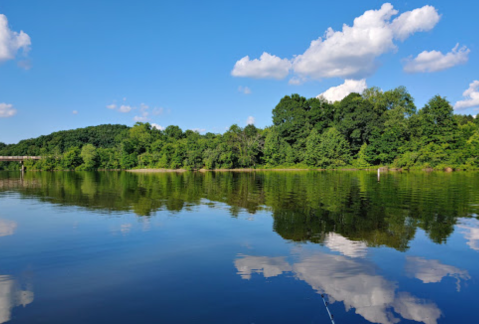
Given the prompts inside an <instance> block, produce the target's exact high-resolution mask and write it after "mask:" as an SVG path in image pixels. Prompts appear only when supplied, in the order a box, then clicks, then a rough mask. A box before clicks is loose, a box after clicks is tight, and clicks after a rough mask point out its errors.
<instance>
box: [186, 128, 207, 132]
mask: <svg viewBox="0 0 479 324" xmlns="http://www.w3.org/2000/svg"><path fill="white" fill-rule="evenodd" d="M190 130H192V131H193V132H197V133H204V132H206V129H204V128H191V129H190Z"/></svg>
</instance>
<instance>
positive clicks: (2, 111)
mask: <svg viewBox="0 0 479 324" xmlns="http://www.w3.org/2000/svg"><path fill="white" fill-rule="evenodd" d="M16 113H17V110H16V109H15V108H13V105H12V104H7V103H0V118H9V117H13V116H15V114H16Z"/></svg>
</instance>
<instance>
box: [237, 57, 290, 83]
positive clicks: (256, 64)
mask: <svg viewBox="0 0 479 324" xmlns="http://www.w3.org/2000/svg"><path fill="white" fill-rule="evenodd" d="M290 68H291V62H290V61H289V60H288V59H281V58H279V57H277V56H275V55H271V54H268V53H266V52H264V53H263V54H262V55H261V57H260V58H259V60H258V59H254V60H250V58H249V56H245V57H243V58H242V59H241V60H239V61H237V62H236V64H235V66H234V68H233V71H231V75H232V76H235V77H249V78H256V79H278V80H280V79H284V78H285V77H286V76H287V75H288V73H289V70H290Z"/></svg>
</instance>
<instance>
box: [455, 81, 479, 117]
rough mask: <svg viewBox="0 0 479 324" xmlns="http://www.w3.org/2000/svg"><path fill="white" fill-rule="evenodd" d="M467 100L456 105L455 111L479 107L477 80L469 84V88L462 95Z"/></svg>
mask: <svg viewBox="0 0 479 324" xmlns="http://www.w3.org/2000/svg"><path fill="white" fill-rule="evenodd" d="M462 95H463V96H464V97H466V98H467V99H465V100H460V101H458V102H456V104H455V105H454V109H456V110H461V109H466V108H472V107H479V81H478V80H475V81H473V82H472V83H471V84H469V88H468V89H467V90H466V91H464V93H463V94H462Z"/></svg>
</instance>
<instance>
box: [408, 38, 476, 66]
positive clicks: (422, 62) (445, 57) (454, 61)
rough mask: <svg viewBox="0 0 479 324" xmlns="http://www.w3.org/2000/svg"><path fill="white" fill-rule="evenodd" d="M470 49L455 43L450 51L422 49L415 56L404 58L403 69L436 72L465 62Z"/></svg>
mask: <svg viewBox="0 0 479 324" xmlns="http://www.w3.org/2000/svg"><path fill="white" fill-rule="evenodd" d="M469 52H470V50H469V49H468V48H467V47H466V46H463V47H461V48H459V44H457V45H456V46H455V47H454V48H453V49H452V51H450V52H449V53H447V54H442V53H441V52H439V51H430V52H428V51H424V52H422V53H420V54H419V55H418V56H416V57H415V58H409V59H406V64H405V65H404V71H405V72H407V73H418V72H437V71H442V70H446V69H449V68H451V67H453V66H456V65H459V64H465V63H467V61H468V59H469Z"/></svg>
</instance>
